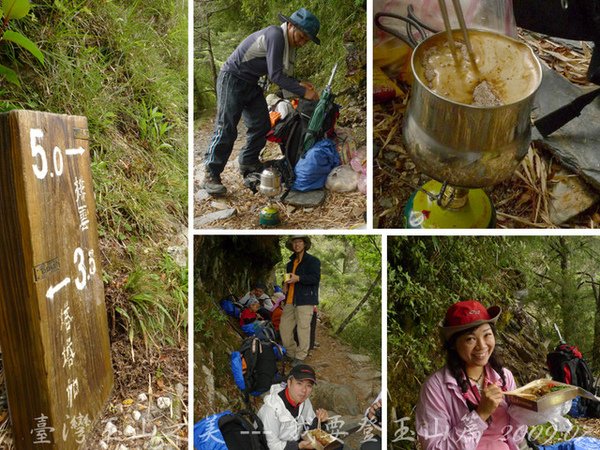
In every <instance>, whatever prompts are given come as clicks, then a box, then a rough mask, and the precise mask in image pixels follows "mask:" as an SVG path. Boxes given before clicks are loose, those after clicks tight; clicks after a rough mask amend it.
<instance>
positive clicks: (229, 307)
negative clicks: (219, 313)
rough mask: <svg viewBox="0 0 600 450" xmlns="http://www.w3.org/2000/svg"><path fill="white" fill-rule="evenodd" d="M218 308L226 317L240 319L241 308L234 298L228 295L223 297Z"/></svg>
mask: <svg viewBox="0 0 600 450" xmlns="http://www.w3.org/2000/svg"><path fill="white" fill-rule="evenodd" d="M219 306H221V309H222V310H223V311H224V312H225V314H227V315H228V316H231V317H235V318H236V319H239V318H240V314H241V311H242V307H241V305H240V304H239V303H238V301H237V299H236V298H235V296H233V295H230V296H229V297H225V298H224V299H222V300H221V301H220V302H219Z"/></svg>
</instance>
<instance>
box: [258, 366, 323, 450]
mask: <svg viewBox="0 0 600 450" xmlns="http://www.w3.org/2000/svg"><path fill="white" fill-rule="evenodd" d="M316 383H317V376H316V374H315V371H314V369H313V368H312V367H311V366H309V365H306V364H298V365H296V366H294V367H293V368H292V370H291V371H290V373H289V375H288V379H287V383H286V384H284V385H281V384H274V385H273V386H271V390H270V391H269V393H268V394H267V395H266V396H265V399H264V403H263V405H262V406H261V408H260V410H259V411H258V417H260V419H261V420H262V423H263V426H264V432H265V436H266V438H267V444H268V445H269V450H285V449H288V450H289V449H304V448H307V449H311V448H314V447H313V446H312V444H311V443H310V442H309V441H306V440H302V439H301V437H302V434H303V433H304V431H306V430H311V429H315V428H316V427H317V425H318V421H319V420H320V421H321V423H322V422H326V421H327V420H329V415H328V413H327V411H326V410H324V409H317V410H316V411H314V409H313V406H312V403H311V402H310V398H309V397H310V395H311V393H312V390H313V386H314V385H315V384H316Z"/></svg>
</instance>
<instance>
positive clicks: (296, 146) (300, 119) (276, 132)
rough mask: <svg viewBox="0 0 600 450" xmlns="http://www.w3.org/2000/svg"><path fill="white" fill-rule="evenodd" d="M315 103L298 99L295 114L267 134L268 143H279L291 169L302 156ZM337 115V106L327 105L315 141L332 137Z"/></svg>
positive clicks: (338, 110) (338, 111) (333, 104)
mask: <svg viewBox="0 0 600 450" xmlns="http://www.w3.org/2000/svg"><path fill="white" fill-rule="evenodd" d="M317 103H318V102H317V101H312V100H306V99H300V100H299V102H298V108H297V109H296V111H295V113H293V114H289V115H288V116H287V117H286V118H285V120H282V121H280V122H278V123H277V124H276V125H275V127H273V129H272V130H271V131H270V132H269V133H268V134H267V139H268V140H269V141H272V142H278V143H279V145H280V147H281V151H282V153H283V154H284V156H285V159H286V160H287V161H288V162H289V164H290V165H291V167H292V168H294V167H295V166H296V163H297V162H298V160H299V159H300V158H301V157H302V155H303V146H304V135H305V134H306V130H307V128H308V123H309V122H310V118H311V117H312V115H313V113H314V111H315V108H316V107H317ZM339 113H340V108H339V106H338V105H336V104H335V103H331V104H330V105H328V108H327V110H326V111H325V120H324V121H323V125H322V126H321V129H320V130H319V132H318V133H317V136H316V140H320V139H322V138H323V137H332V136H333V133H334V128H335V122H336V120H337V118H338V116H339ZM278 168H279V167H278ZM284 178H285V177H284ZM284 181H287V180H284ZM292 183H293V180H292Z"/></svg>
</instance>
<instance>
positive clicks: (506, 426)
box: [416, 300, 527, 450]
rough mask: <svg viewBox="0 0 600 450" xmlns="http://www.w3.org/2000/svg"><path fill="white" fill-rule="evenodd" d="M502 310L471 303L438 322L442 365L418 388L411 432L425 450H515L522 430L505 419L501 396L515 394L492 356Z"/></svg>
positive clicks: (509, 378) (506, 413)
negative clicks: (442, 349) (496, 328)
mask: <svg viewBox="0 0 600 450" xmlns="http://www.w3.org/2000/svg"><path fill="white" fill-rule="evenodd" d="M500 312H501V309H500V307H498V306H492V307H491V308H488V309H486V308H485V307H484V306H483V305H482V304H481V303H480V302H478V301H475V300H468V301H462V302H458V303H455V304H453V305H452V306H450V308H448V311H447V312H446V316H445V318H444V320H443V321H442V322H440V325H439V326H440V334H441V337H442V341H443V345H444V348H445V350H446V355H447V356H446V365H445V367H443V368H442V369H440V370H438V371H437V372H435V373H434V374H433V375H431V376H430V377H429V378H428V379H427V381H425V383H424V384H423V386H422V388H421V394H420V398H419V403H418V404H417V413H416V426H417V434H418V436H419V441H420V442H421V445H422V446H423V448H424V449H426V450H431V449H448V450H449V449H457V450H458V449H460V450H473V449H477V450H485V449H489V450H492V449H493V450H517V449H518V448H519V444H520V443H521V441H523V439H524V437H525V433H526V432H527V427H526V426H525V425H523V424H521V423H519V422H517V421H516V420H515V419H514V418H513V417H511V414H510V408H509V406H508V404H507V403H506V401H505V399H504V392H506V391H510V390H513V389H515V388H516V386H515V380H514V378H513V375H512V373H511V372H510V371H509V370H508V369H506V368H504V367H502V364H501V362H500V361H499V359H498V357H497V355H496V354H495V353H494V349H495V346H496V330H495V323H496V321H497V320H498V318H499V317H500Z"/></svg>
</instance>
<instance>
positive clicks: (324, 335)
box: [306, 322, 381, 450]
mask: <svg viewBox="0 0 600 450" xmlns="http://www.w3.org/2000/svg"><path fill="white" fill-rule="evenodd" d="M332 333H333V331H332V330H331V329H330V328H327V327H325V326H323V325H322V324H321V323H320V322H319V323H318V325H317V338H316V341H317V343H318V344H319V346H318V347H317V348H315V349H313V350H312V351H311V352H310V354H309V357H308V358H307V359H306V363H307V364H309V365H311V366H313V368H314V369H315V372H316V374H317V385H316V387H315V390H314V391H313V394H312V397H311V402H312V403H313V406H314V407H315V408H325V409H327V410H328V411H329V414H330V416H331V415H339V416H341V417H340V419H341V420H342V421H343V422H344V424H343V425H342V426H341V429H342V431H343V430H348V429H353V428H356V426H357V425H359V424H360V422H361V420H362V418H363V416H364V413H365V411H366V409H367V408H368V407H369V405H370V404H371V402H372V401H373V400H375V398H376V397H377V395H378V394H379V392H380V390H381V367H380V366H378V365H376V364H375V363H374V362H373V361H371V358H370V357H369V356H366V355H359V354H355V353H353V351H352V349H351V348H350V347H349V346H348V345H345V344H344V343H342V342H340V341H339V340H338V338H337V337H335V336H333V335H332ZM340 425H341V423H340ZM363 432H364V430H358V431H355V432H353V433H352V434H350V435H348V436H346V437H342V436H340V438H341V439H342V440H343V441H344V444H345V445H344V449H346V450H358V449H359V448H360V443H361V441H362V440H363V439H364V437H363V436H364V435H363ZM375 433H376V434H380V433H379V432H377V431H375Z"/></svg>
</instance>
